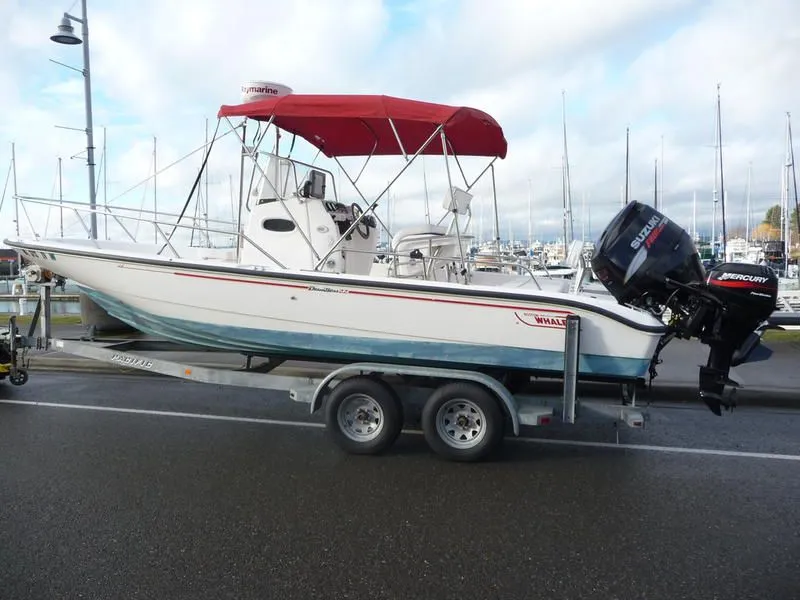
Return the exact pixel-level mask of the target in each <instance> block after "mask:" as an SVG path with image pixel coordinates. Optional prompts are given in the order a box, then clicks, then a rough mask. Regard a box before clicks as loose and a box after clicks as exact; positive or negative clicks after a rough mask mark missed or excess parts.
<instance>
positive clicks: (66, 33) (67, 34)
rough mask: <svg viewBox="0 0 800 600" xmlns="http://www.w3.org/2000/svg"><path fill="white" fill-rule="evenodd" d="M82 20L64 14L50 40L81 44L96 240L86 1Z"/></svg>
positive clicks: (92, 223)
mask: <svg viewBox="0 0 800 600" xmlns="http://www.w3.org/2000/svg"><path fill="white" fill-rule="evenodd" d="M81 9H82V10H81V12H82V15H83V18H80V19H79V18H78V17H75V16H73V15H70V14H69V13H64V17H63V18H62V19H61V24H60V25H59V26H58V31H57V32H56V34H55V35H52V36H50V39H51V40H53V41H54V42H56V43H57V44H67V45H70V46H74V45H76V44H80V43H83V69H82V70H81V71H80V72H81V73H83V91H84V97H85V98H84V99H85V104H86V164H87V166H88V167H89V208H90V210H91V236H92V239H95V240H96V239H97V213H96V209H97V191H96V189H95V178H94V133H93V131H92V78H91V74H90V71H89V19H88V17H87V14H86V0H81ZM70 21H75V22H76V23H80V24H81V35H82V37H83V39H81V38H79V37H78V36H77V35H75V30H74V29H73V27H72V24H71V23H70Z"/></svg>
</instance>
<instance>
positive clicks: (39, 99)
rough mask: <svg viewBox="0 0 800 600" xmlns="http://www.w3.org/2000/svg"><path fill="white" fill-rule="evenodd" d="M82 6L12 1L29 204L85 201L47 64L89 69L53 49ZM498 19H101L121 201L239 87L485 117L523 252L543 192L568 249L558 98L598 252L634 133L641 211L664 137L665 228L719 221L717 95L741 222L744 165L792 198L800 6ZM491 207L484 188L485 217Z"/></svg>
mask: <svg viewBox="0 0 800 600" xmlns="http://www.w3.org/2000/svg"><path fill="white" fill-rule="evenodd" d="M68 4H69V3H65V5H64V6H63V7H55V6H53V5H52V3H51V2H44V1H43V0H38V1H34V2H26V3H24V4H23V3H21V2H19V0H6V2H3V3H0V23H2V24H0V55H2V56H4V57H8V59H7V60H3V61H2V63H0V85H2V87H3V89H4V94H3V95H1V96H0V110H2V111H3V114H4V119H3V120H2V122H0V142H3V144H2V146H0V167H2V168H0V172H4V171H5V167H4V165H7V164H8V162H7V161H8V159H9V152H8V143H7V142H9V141H11V140H15V141H16V143H17V152H18V167H19V168H18V175H19V181H20V188H21V191H22V192H24V193H30V194H37V195H49V194H50V193H51V189H52V178H53V173H54V168H55V159H56V157H57V156H62V157H63V158H64V165H65V171H64V176H65V186H64V187H65V194H67V195H68V196H69V197H70V199H73V200H78V199H80V198H81V197H82V196H83V197H85V194H86V183H85V179H86V175H85V172H86V169H85V166H83V165H82V164H81V161H80V160H69V159H68V157H70V156H72V155H74V154H76V153H78V152H80V151H81V148H82V147H83V146H84V145H85V141H84V139H83V136H82V135H81V134H80V133H79V132H72V131H64V130H58V129H55V128H54V125H57V124H58V125H68V126H74V127H82V124H83V96H82V81H81V78H80V75H78V74H77V73H74V72H71V71H67V70H65V69H63V68H62V67H58V66H56V65H53V64H52V63H49V62H48V61H47V59H48V58H55V59H56V60H59V61H61V62H65V63H67V64H71V65H78V64H80V60H81V58H80V47H59V46H56V45H54V44H52V43H51V42H50V41H49V40H48V39H47V36H49V35H50V33H51V29H54V28H55V25H56V24H57V23H58V20H59V19H60V16H61V12H63V10H65V9H66V10H71V11H73V12H74V11H76V10H79V9H78V8H77V7H70V6H68ZM487 6H488V5H487V4H486V3H485V2H478V1H477V0H464V1H463V2H455V1H454V0H437V1H436V2H431V1H409V2H406V3H405V4H401V3H398V2H394V3H390V2H388V1H387V2H386V3H381V2H380V1H379V0H358V1H356V0H353V1H348V2H346V3H334V2H327V1H325V0H302V1H298V2H277V1H268V0H258V1H256V0H243V1H242V2H236V3H219V2H215V1H213V0H192V1H189V0H171V1H170V2H160V1H156V0H144V1H143V2H140V3H137V4H129V3H122V2H109V3H100V2H90V6H89V9H90V11H91V13H90V24H91V51H92V74H93V96H94V101H95V126H96V146H98V157H97V162H98V164H99V162H100V156H99V154H100V153H99V147H100V145H101V144H100V139H99V138H100V127H101V126H103V125H107V126H108V136H109V165H108V167H109V196H110V197H115V196H117V195H118V194H119V193H121V192H123V191H124V190H126V189H127V188H129V187H131V186H133V185H134V184H135V183H136V182H137V181H138V180H140V179H142V178H144V177H147V176H148V175H149V174H150V163H151V160H152V136H153V135H156V136H157V137H158V147H159V164H160V165H165V164H168V163H169V162H171V161H173V160H175V159H177V158H178V157H180V156H182V155H183V154H185V153H187V152H189V151H191V150H192V149H194V148H196V147H197V146H198V145H200V144H202V142H203V124H204V119H205V118H206V117H210V118H211V127H212V130H213V127H214V125H215V119H214V117H215V114H216V109H217V108H218V106H219V105H220V104H223V103H231V102H236V101H238V97H239V85H240V84H241V83H242V82H244V81H246V80H249V79H251V78H265V79H273V80H276V81H281V82H284V83H287V84H289V85H290V86H292V87H293V88H294V89H295V91H296V92H298V93H302V92H313V93H324V92H352V93H388V94H395V95H404V96H409V97H414V98H419V99H425V100H431V101H441V102H448V103H457V104H466V105H471V106H476V107H478V108H482V109H484V110H486V111H488V112H490V113H491V114H492V115H494V116H495V117H496V118H497V119H498V120H499V122H500V123H501V125H503V127H504V129H505V132H506V137H507V138H508V140H509V155H508V158H507V159H506V160H504V161H501V162H500V163H498V167H497V175H498V194H499V196H500V197H499V205H500V207H501V210H503V216H502V221H503V222H508V221H511V222H513V223H515V224H517V225H516V234H517V235H523V234H526V232H527V222H526V221H527V217H526V213H527V201H528V193H529V183H528V182H529V180H530V182H531V184H532V187H533V191H534V194H535V198H536V201H535V213H536V218H535V229H536V231H537V233H539V234H540V235H547V236H552V235H557V234H558V232H559V231H560V222H561V221H560V214H561V175H560V171H559V169H560V165H561V154H562V131H561V122H560V119H561V90H562V89H566V94H567V95H566V100H567V113H568V114H567V119H568V138H569V154H570V165H571V174H572V185H573V203H574V205H573V208H574V212H575V215H576V219H578V218H579V213H580V203H581V198H582V197H583V195H584V194H586V198H587V200H586V202H587V206H589V207H590V208H591V221H592V226H593V227H592V230H593V231H592V233H593V235H595V236H596V235H597V234H598V233H599V230H600V228H601V227H602V225H603V224H605V222H606V221H607V220H608V218H610V216H611V215H612V214H613V212H614V211H615V210H616V209H617V208H618V206H619V201H620V187H621V186H622V184H623V180H624V158H625V128H626V127H627V126H630V127H631V171H632V172H631V180H632V191H633V197H635V198H639V199H643V200H645V201H650V198H651V197H652V192H653V161H654V159H655V158H658V159H659V161H660V160H661V156H660V154H661V137H662V136H663V139H664V165H663V168H664V187H665V190H664V202H665V206H666V207H667V211H668V212H669V214H670V215H672V216H673V217H674V218H676V219H678V220H681V222H683V223H684V224H685V225H688V222H689V221H688V220H689V219H690V218H691V198H692V193H693V192H694V191H696V192H697V197H698V202H699V204H700V206H699V208H698V218H699V220H700V221H701V223H702V222H707V221H708V220H709V216H708V213H709V212H710V198H711V189H712V186H713V178H714V168H715V165H714V150H713V147H712V144H713V141H714V104H715V100H716V99H715V85H716V83H717V82H718V81H719V82H721V83H722V110H723V134H724V148H723V150H724V159H725V180H726V187H727V190H728V201H729V205H728V206H729V209H730V210H731V211H732V212H735V213H736V214H734V215H733V216H732V218H733V219H734V220H735V219H737V218H738V219H739V220H742V218H741V210H742V207H743V198H744V190H745V183H746V178H747V168H748V164H750V163H752V174H753V179H752V187H753V203H754V205H755V206H757V211H758V214H759V215H760V214H761V213H763V211H764V209H765V207H766V205H768V204H770V203H773V202H774V201H775V200H776V199H777V198H778V197H779V194H780V190H779V186H780V168H781V164H782V161H783V153H784V149H783V144H784V120H785V115H784V113H785V111H787V110H795V109H797V108H798V107H797V102H798V98H800V93H798V92H800V84H799V83H798V81H797V78H796V76H795V74H796V73H797V72H800V5H798V4H797V3H796V2H794V1H793V0H766V1H765V2H761V3H758V4H755V3H752V2H745V1H744V0H716V1H711V2H699V1H697V2H691V1H690V0H669V1H666V2H665V1H656V0H607V1H606V2H585V1H583V0H567V1H563V2H560V3H558V4H555V3H552V2H544V1H538V0H537V1H532V0H519V1H512V0H507V1H504V2H495V3H493V4H492V5H491V6H489V7H488V8H487ZM392 19H394V21H393V20H392ZM410 23H412V25H410ZM3 24H4V25H3ZM76 31H77V32H80V27H79V26H76ZM226 148H228V149H232V148H231V146H230V145H227V146H226ZM220 149H222V148H220ZM387 162H391V161H387ZM199 163H200V157H199V156H194V157H192V159H191V160H189V161H187V163H186V164H185V165H182V166H181V167H180V168H177V169H175V170H174V171H172V172H169V173H165V174H164V175H162V176H160V177H159V197H160V198H163V199H164V202H165V203H166V202H168V201H174V202H175V203H176V205H177V206H176V210H177V209H179V208H180V205H181V203H182V202H183V200H184V199H185V197H186V194H187V193H188V189H189V188H190V186H191V183H192V181H193V179H194V176H195V174H196V169H197V166H198V165H199ZM427 164H428V167H429V168H428V179H429V189H430V195H431V198H432V202H433V203H434V204H435V205H436V206H438V205H439V203H440V200H441V197H442V194H443V190H444V182H445V179H444V175H443V172H441V171H440V172H438V173H436V172H434V165H435V161H433V160H428V162H427ZM211 165H212V175H211V179H212V181H213V182H212V184H211V185H210V188H211V191H212V194H213V195H214V196H215V200H214V204H215V206H216V207H217V209H218V210H220V211H223V212H224V211H229V209H228V204H229V202H230V189H229V177H228V176H229V175H233V176H234V177H236V176H238V173H237V159H236V156H235V152H232V153H231V154H229V155H227V156H221V155H220V154H218V153H217V154H215V155H213V156H212V162H211ZM393 165H394V166H397V163H396V162H395V163H393ZM375 167H376V170H375V172H374V173H372V174H369V172H368V174H367V175H366V176H365V177H366V179H365V180H364V181H365V183H366V185H367V187H368V188H369V189H370V191H378V190H379V189H380V187H381V184H382V183H385V182H386V180H387V178H388V176H389V168H388V167H385V166H384V165H383V161H382V164H376V165H375ZM334 172H336V171H335V170H334ZM98 175H99V173H98ZM343 183H344V182H341V183H340V186H341V185H342V184H343ZM234 186H237V187H238V185H237V183H236V181H235V180H234ZM394 192H395V196H396V197H397V198H398V199H405V200H404V202H403V203H401V202H400V200H398V205H397V209H396V210H397V211H398V212H399V213H401V214H400V215H399V216H398V218H405V219H410V218H412V217H414V216H417V215H411V214H410V212H411V209H412V207H413V208H415V209H416V210H420V207H421V198H422V197H423V196H424V190H423V188H422V180H421V171H420V170H419V169H416V170H411V171H410V172H409V173H408V174H407V175H406V176H405V177H404V178H403V179H402V180H401V181H400V182H398V185H397V186H396V187H395V190H394ZM487 195H488V189H487V188H485V187H479V188H478V190H476V202H484V200H483V199H484V198H486V197H487ZM349 196H352V194H350V195H349ZM141 197H142V189H141V188H137V189H136V190H135V191H134V192H132V193H131V194H130V195H128V196H126V197H124V198H123V199H121V200H123V201H125V202H128V203H130V204H131V205H138V204H139V203H140V202H141ZM478 198H480V200H478ZM401 204H402V207H401ZM403 207H405V208H403ZM7 214H8V213H6V209H5V208H4V209H3V215H0V234H1V235H5V234H8V233H9V232H10V231H11V227H10V220H9V219H8V217H7ZM487 220H488V217H487ZM484 226H485V227H486V223H485V224H484ZM503 228H504V229H505V225H503ZM575 228H576V231H579V230H580V225H579V222H578V221H576V226H575Z"/></svg>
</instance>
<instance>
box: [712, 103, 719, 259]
mask: <svg viewBox="0 0 800 600" xmlns="http://www.w3.org/2000/svg"><path fill="white" fill-rule="evenodd" d="M718 123H719V107H716V109H715V110H714V189H713V191H712V207H711V252H712V254H713V255H716V252H715V251H714V245H715V244H716V235H717V202H719V199H718V198H717V194H718V190H717V183H718V181H719V172H718V171H717V160H718V156H719V142H718V141H717V131H718V129H719V126H718Z"/></svg>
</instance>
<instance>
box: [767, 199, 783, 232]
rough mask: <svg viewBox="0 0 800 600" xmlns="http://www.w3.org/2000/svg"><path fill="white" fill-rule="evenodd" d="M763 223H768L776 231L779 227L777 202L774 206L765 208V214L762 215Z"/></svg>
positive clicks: (779, 208) (779, 214)
mask: <svg viewBox="0 0 800 600" xmlns="http://www.w3.org/2000/svg"><path fill="white" fill-rule="evenodd" d="M763 223H764V224H766V225H769V226H770V227H774V228H775V229H777V230H778V231H780V228H781V207H780V205H779V204H775V205H774V206H770V207H769V209H767V214H766V215H765V216H764V221H763Z"/></svg>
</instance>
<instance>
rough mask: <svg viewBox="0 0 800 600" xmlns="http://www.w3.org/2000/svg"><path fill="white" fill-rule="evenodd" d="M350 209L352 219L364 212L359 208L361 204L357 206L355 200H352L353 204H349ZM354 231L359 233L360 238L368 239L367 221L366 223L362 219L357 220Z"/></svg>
mask: <svg viewBox="0 0 800 600" xmlns="http://www.w3.org/2000/svg"><path fill="white" fill-rule="evenodd" d="M350 209H351V210H352V211H353V220H357V219H358V218H359V217H361V215H363V214H364V211H363V210H362V209H361V206H359V205H358V204H357V203H355V202H353V204H351V205H350ZM362 226H363V228H364V229H363V230H362V229H361V228H362ZM356 231H357V232H358V235H360V236H361V237H362V238H364V239H365V240H366V239H368V238H369V223H367V222H366V221H363V220H362V221H358V222H357V223H356Z"/></svg>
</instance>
